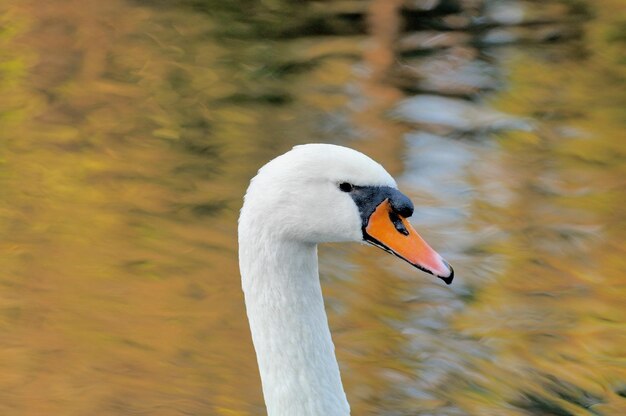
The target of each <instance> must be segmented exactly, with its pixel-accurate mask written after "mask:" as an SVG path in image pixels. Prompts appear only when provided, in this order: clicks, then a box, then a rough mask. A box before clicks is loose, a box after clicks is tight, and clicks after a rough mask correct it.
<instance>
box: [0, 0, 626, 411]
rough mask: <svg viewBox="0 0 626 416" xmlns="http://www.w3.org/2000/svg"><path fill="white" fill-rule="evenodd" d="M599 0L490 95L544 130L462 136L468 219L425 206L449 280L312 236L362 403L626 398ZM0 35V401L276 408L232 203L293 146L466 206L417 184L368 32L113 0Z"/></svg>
mask: <svg viewBox="0 0 626 416" xmlns="http://www.w3.org/2000/svg"><path fill="white" fill-rule="evenodd" d="M146 4H149V3H146ZM601 4H602V7H598V10H597V11H596V13H597V15H596V18H595V19H594V20H592V21H590V22H589V23H587V24H586V36H585V38H584V40H582V41H580V42H579V43H575V44H573V45H554V46H549V47H537V48H532V47H526V48H522V49H520V48H510V49H511V50H510V51H507V52H505V53H506V54H507V59H506V61H505V62H506V64H504V66H503V68H502V70H503V71H506V73H507V80H508V84H509V85H508V88H507V89H506V90H505V91H503V92H501V93H499V94H497V95H496V96H495V97H494V98H493V102H494V105H495V106H496V107H497V108H499V109H501V110H503V111H507V112H510V113H513V114H516V115H520V116H525V117H530V118H532V119H533V120H534V121H535V123H536V125H537V128H536V129H535V130H534V131H533V132H502V133H498V134H494V135H491V136H488V143H487V144H486V145H478V144H476V143H471V142H470V143H468V142H464V141H463V140H459V141H458V143H456V144H454V142H451V143H452V144H453V145H454V146H456V148H457V149H462V151H465V152H468V153H469V154H472V155H475V157H476V158H475V159H474V162H473V163H470V164H469V165H468V166H467V167H466V168H465V170H464V171H463V170H461V172H460V173H459V176H458V177H457V178H456V179H453V181H451V182H448V183H446V182H442V183H441V184H440V186H441V188H442V191H443V190H444V189H445V188H446V187H453V186H456V185H458V183H460V182H463V181H465V182H463V183H464V184H466V186H471V188H472V192H471V193H464V194H463V198H465V199H464V201H465V202H464V205H462V206H459V207H452V208H458V210H460V211H462V214H461V215H459V216H457V217H454V218H453V219H452V220H450V221H448V222H445V221H444V223H443V225H441V226H440V227H435V226H431V227H429V221H428V218H429V217H428V215H427V214H426V211H425V210H424V211H420V210H419V209H418V211H417V213H416V214H417V215H416V219H415V221H416V223H417V224H419V225H420V226H421V228H423V234H424V235H425V236H427V237H428V239H429V240H431V241H432V243H433V245H434V246H436V247H438V248H441V249H442V250H443V251H447V252H448V253H447V254H449V255H450V257H451V260H453V263H454V264H455V266H456V269H457V270H458V271H459V277H458V279H457V281H456V282H455V287H452V288H447V287H443V286H442V285H440V284H439V283H438V282H435V281H434V279H431V278H429V277H428V276H426V275H420V274H416V273H415V272H414V271H413V270H411V269H410V268H408V267H407V266H405V265H403V264H399V263H398V262H397V261H396V259H393V258H390V257H385V255H384V254H383V253H380V252H376V251H374V249H372V248H370V247H355V246H343V245H331V246H328V247H322V249H321V261H322V264H321V270H322V279H323V282H324V289H325V294H326V296H327V303H328V305H327V307H328V310H329V318H330V321H331V325H332V328H333V334H334V339H335V343H336V346H337V353H338V356H339V359H340V362H341V364H342V369H343V379H344V383H345V386H346V389H347V392H348V396H349V399H350V401H351V405H352V408H353V413H354V414H355V415H373V414H382V413H381V412H382V411H383V410H384V411H386V412H387V413H385V414H389V415H396V414H398V415H400V414H402V415H404V414H407V415H408V414H411V415H413V414H433V413H434V414H442V415H443V414H446V415H447V414H449V415H460V414H472V415H525V414H559V415H569V414H573V415H579V414H580V415H582V414H600V415H617V414H622V413H624V412H626V410H625V409H626V399H625V398H624V396H625V395H626V367H625V366H624V358H625V357H626V326H625V323H624V317H625V316H626V306H625V305H626V303H625V302H624V301H623V299H624V298H625V297H626V280H625V276H624V273H623V271H624V270H625V269H626V260H624V259H625V258H626V253H625V252H624V251H625V248H624V244H623V235H624V232H625V231H626V230H625V229H624V210H623V206H624V204H625V203H626V201H625V200H624V195H625V194H624V185H625V183H624V178H626V164H625V163H624V158H625V155H626V147H625V145H624V141H623V140H622V139H621V137H622V136H623V131H624V127H625V126H624V120H626V114H625V113H624V108H626V106H625V104H626V103H624V95H623V88H621V87H619V86H620V85H621V86H623V82H624V66H623V62H624V61H623V59H624V56H623V49H621V48H620V45H621V47H623V41H622V43H619V40H618V41H617V43H616V42H615V41H612V40H611V39H618V38H619V36H618V35H619V34H616V32H615V31H616V30H618V29H616V28H618V25H617V23H616V22H618V21H619V18H620V17H619V16H618V15H616V14H615V13H614V10H617V7H618V6H619V2H618V1H616V0H603V1H602V2H601ZM381 13H383V12H381ZM622 18H623V16H622ZM222 24H224V23H222ZM224 25H225V26H228V25H227V24H224ZM374 26H376V25H374ZM0 27H1V28H2V30H1V31H0V58H1V59H0V73H1V76H0V95H1V96H2V100H0V189H2V193H1V195H0V227H1V228H0V232H1V235H2V238H1V239H0V250H1V254H0V270H2V272H1V273H0V331H1V332H2V336H1V337H0V368H2V370H3V371H2V374H1V375H0V413H2V414H23V415H42V414H58V415H66V414H67V415H72V414H77V415H78V414H98V415H108V414H110V415H119V414H150V415H172V414H197V415H201V414H210V415H214V414H215V415H258V414H264V407H263V402H262V397H261V390H260V380H259V377H258V372H257V369H256V361H255V357H254V351H253V349H252V345H251V342H250V338H249V332H248V327H247V322H246V319H245V313H244V307H243V298H242V296H241V293H240V286H239V275H238V270H237V259H236V252H237V247H236V218H237V211H238V208H239V206H240V201H241V196H242V194H243V192H244V190H245V187H246V186H247V182H248V180H249V178H250V177H251V176H253V175H254V172H255V171H256V169H257V168H258V167H259V166H260V165H261V164H262V163H264V162H265V161H266V160H268V159H269V158H271V157H272V156H274V155H276V154H278V153H281V152H282V151H285V150H287V149H289V148H290V147H291V146H293V145H294V144H298V143H303V142H307V141H326V142H339V143H342V144H348V145H350V146H352V147H355V148H358V149H360V150H362V151H365V152H366V153H368V154H370V155H371V156H373V157H374V158H376V159H377V160H380V161H381V162H383V164H385V165H386V167H388V169H389V170H390V171H391V172H392V173H393V174H394V175H398V176H401V177H404V178H408V179H404V180H402V179H401V184H402V186H403V187H404V188H405V189H407V190H408V191H409V192H410V193H411V192H412V196H413V197H414V199H415V200H416V201H419V202H418V204H419V205H423V206H424V209H426V208H434V209H435V210H436V211H442V210H446V209H449V208H451V207H450V206H445V204H446V203H447V204H452V202H451V201H455V199H451V200H448V201H447V202H446V201H444V202H443V206H442V202H440V201H437V200H435V199H433V198H430V197H426V196H425V194H424V193H423V192H422V191H421V190H420V188H419V187H418V186H416V185H412V184H411V181H410V178H412V177H415V176H411V175H417V177H419V175H420V174H421V171H420V170H419V168H417V169H416V168H410V167H409V166H410V161H409V160H408V156H407V154H409V152H410V146H411V145H410V143H411V141H410V140H409V141H408V142H407V141H406V140H405V137H404V135H405V133H408V132H409V131H410V129H409V128H408V127H407V126H406V125H402V124H400V123H397V122H395V121H393V120H392V119H390V118H388V117H386V116H385V115H384V113H385V111H386V110H388V109H389V108H390V107H391V106H392V105H393V103H394V102H395V101H397V100H398V99H399V98H400V97H401V93H400V92H399V91H398V90H396V89H394V88H393V87H390V86H386V85H385V84H384V83H382V82H380V81H379V79H378V78H377V75H376V74H374V75H373V76H370V77H368V76H363V75H362V74H363V71H360V72H359V70H356V71H355V69H354V68H355V65H356V66H357V67H358V66H359V65H362V63H359V62H358V59H359V58H358V57H359V56H360V54H361V53H362V51H363V38H362V37H359V36H354V37H344V38H342V37H329V38H300V39H293V40H290V41H269V40H264V39H250V38H247V39H246V38H237V37H233V38H228V37H225V38H221V37H216V36H215V35H214V34H215V33H219V32H220V31H219V30H218V29H219V28H220V23H219V22H216V21H215V20H214V19H211V18H210V17H209V16H207V15H206V14H203V13H198V12H194V11H193V10H192V9H189V8H184V7H152V6H149V5H141V3H139V2H138V3H127V2H123V1H118V0H114V1H110V2H96V1H88V2H84V1H82V2H78V1H72V0H66V1H63V2H55V3H54V4H53V3H52V2H8V3H5V4H3V5H0ZM238 28H239V27H238V26H235V27H234V28H229V30H233V31H234V30H235V29H237V30H238ZM383 32H384V30H383ZM385 36H386V35H385V34H384V33H383V34H382V35H381V37H380V38H379V40H380V41H381V42H382V44H383V45H384V44H385V43H384V42H385ZM376 47H378V48H380V45H378V46H374V47H372V49H370V50H369V51H370V52H369V54H368V52H366V53H365V56H366V59H368V60H369V62H371V63H372V66H373V67H375V68H376V65H377V64H380V65H381V67H380V68H383V69H384V67H385V65H387V64H386V62H387V60H388V59H387V58H388V57H387V58H385V56H382V57H381V56H380V54H377V52H376ZM381 50H384V47H383V49H381ZM379 53H382V52H380V51H379ZM620 54H621V55H620ZM293 62H296V64H294V63H293ZM380 68H379V69H380ZM383 69H381V71H382V70H383ZM346 85H348V86H350V88H353V89H354V90H358V94H360V95H359V96H358V97H357V98H355V97H354V96H353V95H354V92H346V88H345V87H346ZM555 86H558V88H556V87H555ZM407 143H409V144H407ZM419 150H420V149H419V146H418V148H417V151H418V152H419ZM459 151H461V150H459ZM450 168H452V166H450ZM454 181H456V182H454ZM494 193H502V194H503V195H504V196H503V197H498V198H495V197H494ZM468 195H469V196H468ZM421 214H424V217H422V219H420V217H419V215H421ZM430 224H432V222H430ZM485 230H486V231H485Z"/></svg>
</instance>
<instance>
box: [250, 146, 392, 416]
mask: <svg viewBox="0 0 626 416" xmlns="http://www.w3.org/2000/svg"><path fill="white" fill-rule="evenodd" d="M343 182H348V183H351V184H354V185H358V186H373V187H391V188H397V186H396V183H395V181H394V179H393V178H392V177H391V176H390V175H389V174H388V173H387V171H385V169H384V168H383V167H382V166H381V165H380V164H378V163H376V162H375V161H373V160H372V159H370V158H369V157H367V156H365V155H363V154H362V153H359V152H357V151H355V150H352V149H348V148H345V147H340V146H334V145H327V144H309V145H303V146H297V147H295V148H293V149H292V150H291V151H289V152H287V153H285V154H283V155H282V156H279V157H277V158H276V159H274V160H272V161H270V162H269V163H267V164H266V165H265V166H263V167H262V168H261V169H260V170H259V172H258V174H257V176H256V177H255V178H254V179H253V180H252V181H251V183H250V186H249V188H248V190H247V192H246V196H245V200H244V205H243V208H242V209H241V215H240V218H239V264H240V270H241V277H242V287H243V292H244V296H245V302H246V309H247V314H248V319H249V322H250V329H251V332H252V339H253V342H254V347H255V350H256V354H257V360H258V364H259V370H260V374H261V379H262V384H263V395H264V398H265V403H266V406H267V411H268V414H269V415H270V416H345V415H349V414H350V407H349V405H348V402H347V400H346V395H345V393H344V390H343V386H342V383H341V378H340V375H339V368H338V365H337V360H336V358H335V353H334V346H333V342H332V340H331V335H330V330H329V327H328V321H327V317H326V313H325V310H324V301H323V298H322V291H321V288H320V282H319V274H318V260H317V244H318V243H322V242H348V241H355V242H362V241H363V238H364V237H363V230H362V218H361V215H360V213H359V209H358V207H357V205H356V204H355V201H354V200H353V198H351V196H350V195H349V194H348V193H346V192H342V191H341V190H340V189H339V184H341V183H343Z"/></svg>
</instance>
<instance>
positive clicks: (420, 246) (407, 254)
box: [365, 199, 454, 284]
mask: <svg viewBox="0 0 626 416" xmlns="http://www.w3.org/2000/svg"><path fill="white" fill-rule="evenodd" d="M365 234H366V236H365V239H366V240H367V241H368V242H369V243H372V244H374V245H375V246H378V247H380V248H382V249H383V250H385V251H388V252H390V253H392V254H395V255H396V256H398V257H400V258H401V259H403V260H405V261H407V262H409V263H411V264H412V265H413V266H415V267H417V268H418V269H420V270H423V271H425V272H426V273H430V274H434V275H435V276H437V277H439V278H440V279H442V280H443V281H444V282H446V284H450V283H452V279H453V278H454V270H453V269H452V267H450V265H449V264H448V262H446V261H445V260H444V259H443V258H442V257H441V256H440V255H439V254H438V253H437V252H436V251H435V250H433V249H432V248H430V246H429V245H428V244H427V243H426V241H424V240H423V239H422V237H420V235H419V234H418V233H417V231H415V229H414V228H413V226H412V225H411V223H410V222H408V221H407V220H406V218H402V217H401V216H399V215H398V214H397V213H396V212H395V211H394V210H393V209H392V207H391V204H390V203H389V199H385V200H384V201H383V202H382V203H381V204H380V205H378V206H377V207H376V210H374V212H373V213H372V215H370V217H369V221H368V223H367V226H366V227H365Z"/></svg>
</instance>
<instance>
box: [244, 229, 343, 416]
mask: <svg viewBox="0 0 626 416" xmlns="http://www.w3.org/2000/svg"><path fill="white" fill-rule="evenodd" d="M241 231H242V230H241V229H240V241H239V244H240V253H239V257H240V268H241V275H242V286H243V291H244V296H245V301H246V309H247V314H248V319H249V322H250V329H251V333H252V339H253V342H254V347H255V350H256V354H257V360H258V364H259V371H260V375H261V381H262V384H263V395H264V398H265V403H266V406H267V411H268V415H269V416H294V415H298V416H346V415H349V414H350V409H349V405H348V402H347V400H346V395H345V393H344V390H343V386H342V383H341V377H340V374H339V367H338V364H337V360H336V358H335V352H334V345H333V342H332V339H331V335H330V330H329V327H328V320H327V317H326V312H325V310H324V301H323V298H322V291H321V287H320V281H319V273H318V262H317V245H315V244H308V243H300V242H294V241H286V240H280V239H273V240H272V238H271V237H269V236H268V237H267V238H263V237H261V236H258V235H257V236H254V237H252V235H251V234H249V233H247V232H245V231H246V230H244V232H241ZM246 236H250V238H246Z"/></svg>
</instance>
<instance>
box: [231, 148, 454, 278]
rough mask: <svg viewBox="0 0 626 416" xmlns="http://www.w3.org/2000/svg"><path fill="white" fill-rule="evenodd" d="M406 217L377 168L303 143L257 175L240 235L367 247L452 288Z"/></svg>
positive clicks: (443, 265) (407, 206)
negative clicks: (355, 243)
mask: <svg viewBox="0 0 626 416" xmlns="http://www.w3.org/2000/svg"><path fill="white" fill-rule="evenodd" d="M412 214H413V203H412V202H411V200H410V199H409V198H408V197H407V196H405V195H404V194H402V193H401V192H400V191H399V190H398V186H397V184H396V182H395V180H394V179H393V177H392V176H391V175H390V174H389V173H388V172H387V171H386V170H385V169H384V168H383V167H382V166H381V165H380V164H379V163H377V162H375V161H374V160H372V159H370V158H369V157H368V156H366V155H364V154H363V153H360V152H357V151H356V150H353V149H349V148H347V147H342V146H336V145H330V144H307V145H301V146H296V147H294V148H293V149H292V150H290V151H289V152H287V153H285V154H283V155H281V156H278V157H277V158H275V159H273V160H271V161H270V162H268V163H267V164H266V165H265V166H263V167H262V168H261V169H259V172H258V174H257V176H256V177H254V179H253V180H252V181H251V183H250V186H249V188H248V191H247V192H246V196H245V199H244V205H243V208H242V210H241V216H240V219H239V233H240V239H241V238H242V237H243V238H249V239H252V238H265V239H279V240H286V241H291V242H294V243H295V242H301V243H311V244H317V243H324V242H349V241H355V242H365V243H368V244H371V245H374V246H376V247H379V248H381V249H383V250H385V251H387V252H389V253H392V254H394V255H396V256H398V257H400V258H401V259H403V260H405V261H407V262H408V263H410V264H412V265H413V266H415V267H417V268H419V269H421V270H423V271H425V272H427V273H430V274H433V275H435V276H437V277H439V278H441V279H442V280H444V281H445V282H446V283H447V284H450V283H451V282H452V279H453V276H454V271H453V269H452V267H450V265H449V264H448V263H447V262H446V261H445V260H444V259H443V258H442V257H441V256H440V255H439V254H437V253H436V252H435V251H434V250H433V249H432V248H431V247H430V246H429V245H428V244H427V243H426V242H425V241H424V240H423V239H422V238H421V237H420V236H419V234H418V233H417V232H416V231H415V229H414V228H413V227H412V225H411V223H410V222H409V221H408V220H407V218H409V217H410V216H411V215H412ZM251 230H254V232H255V233H256V235H250V234H249V233H251V232H252V231H251ZM246 233H248V235H246Z"/></svg>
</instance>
